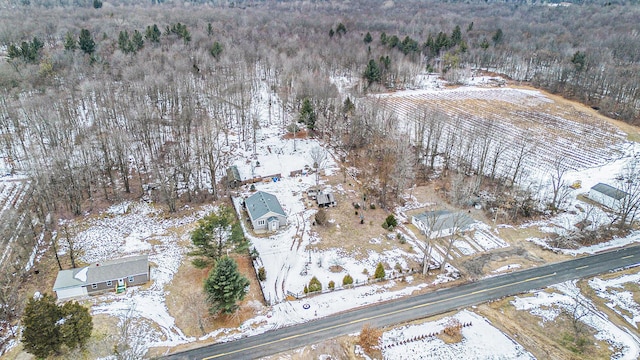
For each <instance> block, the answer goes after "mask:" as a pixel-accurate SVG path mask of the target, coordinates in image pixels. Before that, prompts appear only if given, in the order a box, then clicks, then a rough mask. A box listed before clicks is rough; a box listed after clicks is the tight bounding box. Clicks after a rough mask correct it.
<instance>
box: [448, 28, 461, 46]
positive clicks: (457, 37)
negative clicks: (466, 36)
mask: <svg viewBox="0 0 640 360" xmlns="http://www.w3.org/2000/svg"><path fill="white" fill-rule="evenodd" d="M461 41H462V31H461V30H460V25H456V27H455V29H453V33H451V45H452V46H456V45H458V44H460V42H461Z"/></svg>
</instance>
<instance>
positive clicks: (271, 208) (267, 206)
mask: <svg viewBox="0 0 640 360" xmlns="http://www.w3.org/2000/svg"><path fill="white" fill-rule="evenodd" d="M244 204H245V206H246V207H247V212H248V213H249V216H250V217H251V219H259V218H261V217H262V216H264V215H266V214H268V213H269V212H274V213H276V214H280V215H282V216H287V214H285V212H284V209H282V206H281V205H280V202H279V201H278V198H277V197H275V195H271V194H269V193H266V192H264V191H258V192H256V193H255V194H253V195H251V196H249V197H248V198H247V199H246V200H245V201H244Z"/></svg>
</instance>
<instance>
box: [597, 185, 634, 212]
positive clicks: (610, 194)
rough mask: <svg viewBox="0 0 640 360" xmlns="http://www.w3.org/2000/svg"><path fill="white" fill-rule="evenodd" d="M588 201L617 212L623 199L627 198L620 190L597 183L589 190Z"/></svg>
mask: <svg viewBox="0 0 640 360" xmlns="http://www.w3.org/2000/svg"><path fill="white" fill-rule="evenodd" d="M587 196H588V197H589V199H591V200H593V201H596V202H598V203H599V204H602V205H604V206H606V207H608V208H610V209H613V210H618V209H619V208H620V205H621V204H622V202H623V201H624V198H626V197H627V196H629V194H627V193H626V192H624V191H622V190H618V189H616V188H614V187H613V186H610V185H607V184H603V183H597V184H595V185H594V186H593V187H592V188H591V189H589V193H588V194H587Z"/></svg>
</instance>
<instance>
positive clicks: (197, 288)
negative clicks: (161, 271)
mask: <svg viewBox="0 0 640 360" xmlns="http://www.w3.org/2000/svg"><path fill="white" fill-rule="evenodd" d="M232 257H233V258H234V260H235V261H236V262H237V263H238V270H239V271H240V272H241V273H242V274H244V276H246V277H247V279H249V282H250V285H249V292H248V293H247V295H246V296H245V298H244V300H243V301H242V302H240V309H239V310H238V311H237V312H236V313H234V314H232V315H219V316H217V317H214V316H211V315H209V312H208V305H207V302H206V298H205V295H204V292H203V284H204V280H205V279H206V277H207V276H208V274H209V270H210V269H208V268H207V269H198V268H196V267H194V266H193V265H192V264H191V261H190V260H191V259H189V258H187V259H186V261H184V262H183V264H182V266H181V267H180V269H179V270H178V272H177V273H176V275H175V276H174V277H173V280H172V282H171V284H169V285H168V286H167V292H168V295H167V298H166V303H167V308H168V310H169V313H170V314H171V316H173V317H174V318H175V319H176V325H177V326H178V327H179V328H180V329H181V330H182V331H183V332H184V333H185V335H187V336H194V337H198V336H202V335H205V334H207V333H210V332H212V331H213V330H215V329H218V328H230V329H234V328H237V327H238V326H239V325H240V324H241V323H242V322H244V321H246V320H247V319H249V318H252V317H254V316H255V315H256V313H259V312H261V311H262V310H263V306H264V299H263V297H262V292H261V290H260V285H259V283H258V281H257V279H256V276H255V270H254V269H253V265H252V264H251V260H250V258H249V257H248V256H240V255H235V256H232ZM213 340H214V339H210V340H208V341H207V342H212V341H213Z"/></svg>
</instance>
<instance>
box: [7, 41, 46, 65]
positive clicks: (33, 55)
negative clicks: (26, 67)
mask: <svg viewBox="0 0 640 360" xmlns="http://www.w3.org/2000/svg"><path fill="white" fill-rule="evenodd" d="M43 47H44V43H43V42H42V41H40V39H38V38H37V37H34V38H33V40H32V41H31V42H29V41H23V42H22V43H20V46H17V45H15V44H9V47H8V48H7V56H8V57H9V59H12V60H13V59H22V60H24V61H25V62H28V63H36V62H37V61H38V59H40V50H42V48H43Z"/></svg>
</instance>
